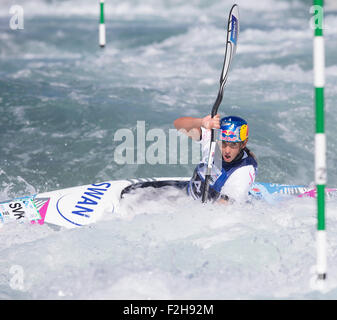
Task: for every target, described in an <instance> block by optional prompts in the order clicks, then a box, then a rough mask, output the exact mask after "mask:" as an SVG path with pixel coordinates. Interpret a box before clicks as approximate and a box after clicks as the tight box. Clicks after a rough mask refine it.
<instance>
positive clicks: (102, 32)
mask: <svg viewBox="0 0 337 320" xmlns="http://www.w3.org/2000/svg"><path fill="white" fill-rule="evenodd" d="M105 43H106V38H105V22H104V0H100V19H99V45H100V46H101V47H102V48H103V47H104V46H105Z"/></svg>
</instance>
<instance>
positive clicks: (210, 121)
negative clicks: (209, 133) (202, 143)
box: [174, 114, 220, 140]
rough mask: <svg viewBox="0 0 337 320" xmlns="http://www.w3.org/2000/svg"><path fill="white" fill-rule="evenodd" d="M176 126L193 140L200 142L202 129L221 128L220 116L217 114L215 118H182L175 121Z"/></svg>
mask: <svg viewBox="0 0 337 320" xmlns="http://www.w3.org/2000/svg"><path fill="white" fill-rule="evenodd" d="M174 126H175V127H176V129H177V130H180V131H183V132H184V133H186V134H187V136H189V137H191V138H192V139H194V140H200V136H201V127H204V128H205V129H212V128H215V129H219V128H220V116H219V115H218V114H217V115H215V116H214V118H212V117H211V115H208V116H206V117H204V118H193V117H181V118H178V119H176V120H175V121H174Z"/></svg>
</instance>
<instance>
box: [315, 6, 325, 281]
mask: <svg viewBox="0 0 337 320" xmlns="http://www.w3.org/2000/svg"><path fill="white" fill-rule="evenodd" d="M314 13H315V16H314V30H315V33H314V47H313V64H314V86H315V114H316V134H315V183H316V188H317V239H316V241H317V265H316V271H317V274H318V279H319V280H325V279H326V272H327V271H326V269H327V245H326V229H325V185H326V182H327V167H326V137H325V132H324V84H325V53H324V38H323V0H314Z"/></svg>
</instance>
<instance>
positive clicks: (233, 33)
mask: <svg viewBox="0 0 337 320" xmlns="http://www.w3.org/2000/svg"><path fill="white" fill-rule="evenodd" d="M237 40H238V19H236V17H235V16H234V15H232V29H231V41H232V42H233V43H234V44H235V45H236V41H237Z"/></svg>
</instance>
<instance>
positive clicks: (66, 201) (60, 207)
mask: <svg viewBox="0 0 337 320" xmlns="http://www.w3.org/2000/svg"><path fill="white" fill-rule="evenodd" d="M110 186H111V184H110V183H108V182H103V183H96V184H92V185H90V186H89V187H87V188H86V189H85V191H84V192H83V193H82V194H81V195H80V196H79V197H77V195H74V194H66V195H64V196H62V197H61V198H60V199H58V200H57V203H56V209H57V212H58V213H59V214H60V216H61V217H62V218H63V219H65V220H67V221H68V222H70V223H72V224H74V225H76V226H82V225H84V224H88V223H89V222H90V219H93V218H94V213H95V209H96V208H97V206H98V205H99V204H100V201H101V199H102V198H103V196H104V194H105V192H106V191H107V190H108V189H109V188H110Z"/></svg>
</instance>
